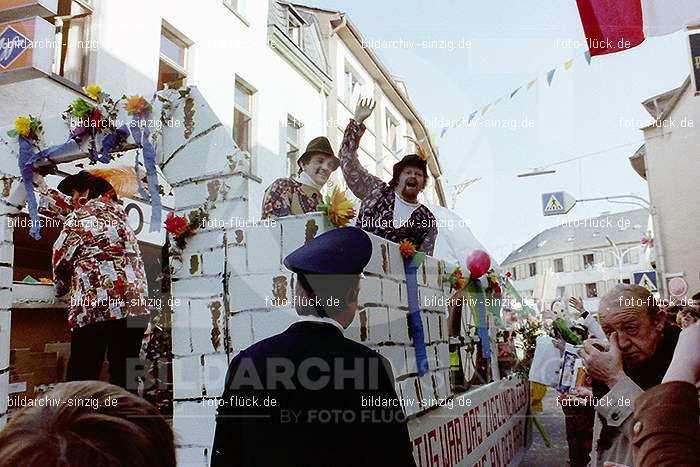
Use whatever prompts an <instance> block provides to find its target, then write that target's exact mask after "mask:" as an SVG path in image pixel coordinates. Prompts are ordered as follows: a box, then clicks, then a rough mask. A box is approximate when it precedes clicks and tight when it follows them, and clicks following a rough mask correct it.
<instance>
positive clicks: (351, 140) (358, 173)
mask: <svg viewBox="0 0 700 467" xmlns="http://www.w3.org/2000/svg"><path fill="white" fill-rule="evenodd" d="M375 105H376V104H375V103H374V102H373V101H372V100H371V99H366V100H365V99H362V100H360V102H358V104H357V109H355V115H354V118H353V119H352V120H350V123H348V126H347V127H346V128H345V133H344V134H343V142H342V144H341V146H340V151H339V152H338V158H339V159H340V168H341V169H342V171H343V176H344V177H345V181H346V182H347V184H348V187H349V188H350V191H352V192H353V194H354V195H355V196H357V197H358V198H360V199H361V200H364V199H365V198H366V197H367V196H368V195H369V194H370V193H371V192H372V191H373V190H375V189H376V188H377V187H379V186H382V185H383V184H384V182H383V181H382V180H381V179H380V178H379V177H376V176H374V175H372V174H371V173H369V172H368V171H367V169H365V168H364V167H362V164H360V161H359V160H358V159H357V148H358V147H359V146H360V139H361V138H362V135H363V134H364V132H365V126H364V125H363V123H362V122H364V121H365V120H366V119H367V117H369V116H370V115H371V114H372V111H373V110H374V107H375Z"/></svg>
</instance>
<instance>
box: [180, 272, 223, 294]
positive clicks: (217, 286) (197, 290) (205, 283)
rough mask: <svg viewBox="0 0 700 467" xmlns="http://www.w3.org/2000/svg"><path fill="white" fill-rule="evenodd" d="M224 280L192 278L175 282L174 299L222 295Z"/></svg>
mask: <svg viewBox="0 0 700 467" xmlns="http://www.w3.org/2000/svg"><path fill="white" fill-rule="evenodd" d="M222 281H223V278H211V277H197V276H195V277H191V278H183V279H178V280H174V281H173V286H172V290H173V296H174V297H200V298H204V297H210V296H212V295H216V294H219V293H221V290H222V289H223V285H222V284H223V282H222Z"/></svg>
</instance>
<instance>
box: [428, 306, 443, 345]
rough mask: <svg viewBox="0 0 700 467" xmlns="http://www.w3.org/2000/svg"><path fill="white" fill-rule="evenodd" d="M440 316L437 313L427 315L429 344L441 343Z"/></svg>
mask: <svg viewBox="0 0 700 467" xmlns="http://www.w3.org/2000/svg"><path fill="white" fill-rule="evenodd" d="M439 318H440V315H439V314H437V313H427V319H428V323H429V324H428V325H429V326H430V342H438V341H441V340H442V338H441V336H440V319H439Z"/></svg>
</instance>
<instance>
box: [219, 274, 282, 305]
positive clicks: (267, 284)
mask: <svg viewBox="0 0 700 467" xmlns="http://www.w3.org/2000/svg"><path fill="white" fill-rule="evenodd" d="M291 278H292V274H291V273H289V272H287V273H282V272H280V273H277V274H269V273H268V274H255V275H246V276H233V277H231V280H230V282H229V284H230V285H229V291H230V294H231V311H232V312H237V311H243V310H256V309H263V308H269V307H279V306H286V305H285V303H286V304H289V303H291V301H292V300H293V294H292V288H291V287H292V280H291Z"/></svg>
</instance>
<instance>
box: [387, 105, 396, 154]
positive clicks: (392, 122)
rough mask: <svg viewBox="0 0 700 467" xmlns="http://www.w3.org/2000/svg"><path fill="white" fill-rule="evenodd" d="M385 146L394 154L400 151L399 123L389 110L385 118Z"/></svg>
mask: <svg viewBox="0 0 700 467" xmlns="http://www.w3.org/2000/svg"><path fill="white" fill-rule="evenodd" d="M384 144H386V146H387V147H388V148H389V149H390V150H391V152H393V153H396V151H398V150H399V122H398V120H396V119H395V118H394V117H393V115H391V113H390V112H389V111H388V110H386V111H385V117H384Z"/></svg>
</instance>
